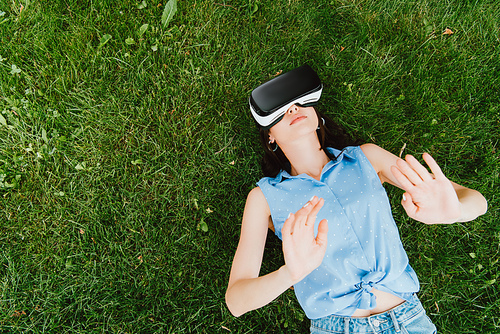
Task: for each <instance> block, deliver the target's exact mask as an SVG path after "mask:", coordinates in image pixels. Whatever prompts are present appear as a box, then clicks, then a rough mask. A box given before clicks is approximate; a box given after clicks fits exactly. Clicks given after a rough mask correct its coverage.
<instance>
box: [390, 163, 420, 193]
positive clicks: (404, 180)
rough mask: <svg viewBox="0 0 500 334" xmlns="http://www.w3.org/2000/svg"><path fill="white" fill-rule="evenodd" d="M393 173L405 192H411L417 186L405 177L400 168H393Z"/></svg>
mask: <svg viewBox="0 0 500 334" xmlns="http://www.w3.org/2000/svg"><path fill="white" fill-rule="evenodd" d="M391 172H392V175H394V177H395V178H396V180H397V181H398V182H399V185H400V186H401V188H403V189H404V190H406V191H410V190H412V189H413V188H414V187H415V186H414V184H413V183H411V182H410V180H408V178H407V177H406V175H404V174H403V173H402V172H401V171H400V170H399V168H398V167H396V166H392V167H391Z"/></svg>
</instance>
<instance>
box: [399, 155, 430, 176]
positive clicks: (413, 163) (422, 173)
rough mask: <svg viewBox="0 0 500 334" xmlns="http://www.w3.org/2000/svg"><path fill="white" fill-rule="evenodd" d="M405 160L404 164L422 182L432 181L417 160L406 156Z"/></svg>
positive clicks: (411, 156)
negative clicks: (407, 165) (406, 164)
mask: <svg viewBox="0 0 500 334" xmlns="http://www.w3.org/2000/svg"><path fill="white" fill-rule="evenodd" d="M405 158H406V162H407V163H408V164H409V165H410V167H411V168H412V169H413V170H414V171H415V172H416V173H417V174H418V176H419V177H420V178H421V179H422V180H423V181H432V176H431V174H430V173H429V171H428V170H427V168H425V167H424V165H422V164H421V163H420V162H419V161H418V160H417V159H415V157H414V156H413V155H407V156H406V157H405Z"/></svg>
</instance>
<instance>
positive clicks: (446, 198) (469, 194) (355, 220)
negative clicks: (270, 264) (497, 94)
mask: <svg viewBox="0 0 500 334" xmlns="http://www.w3.org/2000/svg"><path fill="white" fill-rule="evenodd" d="M321 90H322V86H321V82H320V81H319V78H318V77H317V75H316V73H315V72H314V71H313V70H312V69H311V68H310V67H308V66H307V65H306V66H302V67H299V68H297V69H295V70H293V71H291V72H288V73H285V74H282V75H281V76H279V77H276V78H275V79H273V80H271V81H269V82H267V83H266V84H264V85H262V86H259V87H258V88H257V89H255V90H254V91H253V92H252V96H251V98H250V105H251V111H252V114H253V116H254V118H255V120H256V122H257V124H258V125H259V127H260V134H261V138H262V139H263V144H264V146H265V156H264V159H263V170H264V173H265V175H266V177H265V178H263V179H261V180H260V181H259V182H258V183H257V185H258V187H256V188H254V189H253V190H252V191H251V192H250V193H249V195H248V198H247V202H246V206H245V210H244V214H243V221H242V226H241V236H240V241H239V244H238V248H237V250H236V254H235V256H234V260H233V264H232V268H231V275H230V278H229V284H228V288H227V292H226V302H227V305H228V308H229V310H230V311H231V313H232V314H234V315H235V316H239V315H241V314H244V313H246V312H248V311H251V310H254V309H257V308H260V307H262V306H264V305H266V304H268V303H270V302H271V301H272V300H274V299H275V298H276V297H277V296H279V295H280V294H281V293H283V292H284V291H286V290H287V289H288V288H290V287H291V286H294V291H295V294H296V296H297V299H298V301H299V303H300V305H301V306H302V308H303V309H304V311H305V313H306V315H307V317H308V318H310V319H311V333H331V332H342V333H358V332H364V333H365V332H374V333H393V332H399V331H400V330H401V331H402V332H403V333H406V332H408V333H434V332H435V331H436V328H435V326H434V325H433V324H432V322H431V321H430V319H429V318H428V317H427V316H426V315H425V311H424V310H423V308H422V305H421V303H420V301H419V299H418V297H417V296H416V293H417V292H418V291H419V282H418V278H417V276H416V274H415V272H414V270H413V269H412V267H411V266H410V265H409V263H408V257H407V255H406V252H405V250H404V249H403V246H402V244H401V240H400V238H399V233H398V229H397V227H396V224H395V222H394V219H393V217H392V214H391V207H390V203H389V199H388V197H387V194H386V192H385V190H384V187H383V186H382V184H383V183H384V182H388V183H390V184H392V185H394V186H396V187H399V188H401V189H403V190H404V191H405V193H404V195H403V199H402V202H401V203H402V205H403V207H404V209H405V210H406V212H407V214H408V215H409V216H410V217H411V218H413V219H415V220H418V221H420V222H423V223H425V224H450V223H454V222H465V221H470V220H473V219H475V218H476V217H478V216H479V215H482V214H484V213H485V212H486V208H487V203H486V200H485V198H484V197H483V196H482V195H481V194H480V193H479V192H477V191H475V190H472V189H469V188H466V187H463V186H460V185H458V184H456V183H454V182H451V181H449V180H448V179H447V178H446V176H445V175H444V174H443V173H442V171H441V169H440V168H439V166H438V165H437V164H436V162H435V161H434V159H433V158H432V157H431V156H430V155H429V154H424V155H423V159H424V160H425V162H426V164H427V165H428V166H429V168H430V170H431V171H432V174H431V173H429V172H428V171H427V169H426V168H425V167H424V166H423V165H421V164H420V163H419V162H418V161H417V160H416V159H415V158H414V157H413V156H411V155H408V156H406V158H405V160H402V159H400V158H398V157H396V156H395V155H393V154H392V153H389V152H388V151H386V150H384V149H382V148H380V147H378V146H376V145H374V144H364V145H361V146H348V145H350V144H352V142H349V140H348V139H347V138H348V137H347V136H346V135H345V134H344V133H343V132H342V130H341V129H340V128H339V127H338V126H336V125H335V124H334V123H333V122H332V121H331V120H329V119H328V118H327V117H325V116H323V115H321V114H319V113H318V112H317V111H316V110H315V109H314V108H313V107H311V106H310V105H311V103H315V102H317V100H318V99H319V97H320V95H321ZM307 103H308V104H307ZM268 227H269V228H271V229H272V230H273V231H275V233H276V235H277V236H278V237H279V238H280V239H281V240H282V241H283V253H284V259H285V264H284V265H283V266H282V267H281V268H280V269H278V270H276V271H274V272H272V273H270V274H268V275H265V276H259V271H260V267H261V263H262V257H263V251H264V246H265V242H266V236H267V228H268ZM405 330H406V332H405Z"/></svg>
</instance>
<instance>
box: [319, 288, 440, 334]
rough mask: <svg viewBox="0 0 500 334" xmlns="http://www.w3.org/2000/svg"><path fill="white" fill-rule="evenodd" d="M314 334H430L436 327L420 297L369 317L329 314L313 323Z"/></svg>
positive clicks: (413, 297)
mask: <svg viewBox="0 0 500 334" xmlns="http://www.w3.org/2000/svg"><path fill="white" fill-rule="evenodd" d="M311 333H312V334H332V333H338V334H347V333H371V334H373V333H376V334H390V333H398V334H431V333H437V330H436V326H434V324H433V323H432V321H431V320H430V319H429V317H427V315H426V314H425V310H424V308H423V307H422V304H421V303H420V300H419V299H418V297H417V295H415V294H414V295H413V296H412V298H411V299H410V300H408V301H405V302H404V303H403V304H401V305H399V306H396V307H395V308H393V309H391V310H389V311H387V312H384V313H380V314H375V315H372V316H370V317H366V318H351V317H341V316H336V315H330V316H327V317H324V318H319V319H313V320H311Z"/></svg>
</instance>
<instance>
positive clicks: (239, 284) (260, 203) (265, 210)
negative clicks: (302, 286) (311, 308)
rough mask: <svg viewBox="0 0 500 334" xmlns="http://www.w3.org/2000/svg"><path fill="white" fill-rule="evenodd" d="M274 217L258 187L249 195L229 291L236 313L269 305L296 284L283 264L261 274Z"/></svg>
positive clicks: (237, 314) (229, 297)
mask: <svg viewBox="0 0 500 334" xmlns="http://www.w3.org/2000/svg"><path fill="white" fill-rule="evenodd" d="M270 219H271V212H270V210H269V206H268V204H267V201H266V198H265V197H264V194H263V193H262V190H260V188H259V187H257V188H254V189H253V190H252V191H250V193H249V194H248V197H247V202H246V205H245V211H244V212H243V221H242V224H241V235H240V241H239V243H238V248H237V249H236V253H235V255H234V259H233V265H232V267H231V274H230V276H229V284H228V287H227V291H226V304H227V307H228V308H229V311H231V313H232V314H233V315H234V316H237V317H238V316H240V315H242V314H244V313H246V312H248V311H251V310H255V309H258V308H260V307H262V306H264V305H267V304H269V303H270V302H271V301H273V300H274V299H275V298H276V297H278V296H279V295H280V294H282V293H283V292H284V291H286V289H288V288H289V287H290V286H291V285H292V282H290V281H288V279H287V277H286V273H285V272H284V270H283V267H281V268H280V269H279V270H277V271H275V272H272V273H270V274H268V275H266V276H262V277H259V272H260V266H261V264H262V257H263V254H264V247H265V243H266V237H267V228H268V224H269V220H270Z"/></svg>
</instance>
